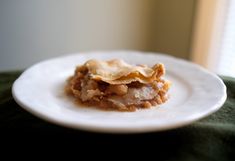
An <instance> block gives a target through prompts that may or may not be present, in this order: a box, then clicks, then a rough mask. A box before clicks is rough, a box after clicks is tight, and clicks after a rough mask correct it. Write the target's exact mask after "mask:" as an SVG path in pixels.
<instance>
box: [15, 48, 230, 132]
mask: <svg viewBox="0 0 235 161" xmlns="http://www.w3.org/2000/svg"><path fill="white" fill-rule="evenodd" d="M91 58H92V59H101V60H109V59H112V58H119V59H123V60H125V61H126V62H128V63H130V64H147V65H149V66H152V65H154V64H156V63H158V62H161V63H163V64H164V65H165V68H166V75H165V78H166V79H168V80H170V81H171V82H172V87H171V89H170V90H169V94H170V99H169V100H168V101H167V102H166V103H165V104H163V105H160V106H156V107H152V108H150V109H141V110H137V111H136V112H118V111H102V110H99V109H97V108H84V107H79V105H77V104H74V102H73V101H72V100H71V98H69V97H68V96H67V95H66V94H65V93H64V86H65V83H66V79H67V78H68V77H69V76H71V75H72V74H73V72H74V70H75V67H76V66H77V65H78V64H83V63H84V62H85V61H87V60H88V59H91ZM12 93H13V96H14V99H15V101H16V102H17V103H18V104H19V105H20V106H22V107H23V108H24V109H25V110H27V111H29V112H31V113H32V114H34V115H36V116H38V117H40V118H42V119H45V120H47V121H50V122H53V123H56V124H59V125H63V126H66V127H72V128H76V129H83V130H89V131H97V132H111V133H137V132H148V131H161V130H166V129H172V128H176V127H181V126H184V125H187V124H189V123H192V122H194V121H196V120H198V119H201V118H203V117H205V116H207V115H209V114H211V113H213V112H215V111H216V110H218V109H219V108H220V107H221V106H222V105H223V103H224V101H225V99H226V87H225V85H224V83H223V82H222V80H221V79H220V78H219V77H218V76H216V75H214V74H212V73H210V72H208V71H207V70H205V69H203V68H201V67H199V66H198V65H195V64H193V63H190V62H187V61H184V60H181V59H177V58H174V57H170V56H166V55H163V54H157V53H143V52H131V51H116V52H91V53H80V54H73V55H68V56H64V57H58V58H54V59H50V60H46V61H43V62H40V63H38V64H36V65H34V66H32V67H30V68H29V69H27V70H26V71H25V72H24V73H23V74H22V75H21V76H20V77H19V78H18V79H17V80H16V81H15V83H14V85H13V88H12Z"/></svg>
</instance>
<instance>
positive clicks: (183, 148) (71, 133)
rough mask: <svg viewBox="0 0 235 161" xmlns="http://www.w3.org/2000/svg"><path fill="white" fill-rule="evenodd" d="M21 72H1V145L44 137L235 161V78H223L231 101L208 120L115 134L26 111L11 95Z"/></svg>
mask: <svg viewBox="0 0 235 161" xmlns="http://www.w3.org/2000/svg"><path fill="white" fill-rule="evenodd" d="M20 73H21V72H5V73H0V131H1V133H0V135H4V136H6V137H4V139H3V137H1V139H2V140H0V142H3V141H4V140H5V139H6V138H11V141H12V142H20V143H21V144H25V142H24V141H25V140H27V141H28V142H34V143H35V141H36V142H37V143H41V141H37V140H38V138H41V139H42V140H44V141H45V140H46V141H49V142H54V143H58V140H59V142H64V143H71V144H74V145H75V147H76V145H79V146H81V145H87V144H95V143H96V144H98V145H105V146H109V145H121V146H123V148H124V149H128V148H131V146H133V145H134V146H136V147H139V150H140V151H142V150H141V149H142V148H144V149H146V148H147V147H151V149H153V151H154V155H155V156H157V158H161V159H162V160H172V161H173V160H185V161H187V160H192V161H194V160H195V161H196V160H218V161H222V160H233V159H235V79H234V78H230V77H222V79H223V80H224V82H225V84H226V86H227V93H228V98H227V100H226V102H225V104H224V105H223V107H222V108H221V109H220V110H219V111H218V112H216V113H214V114H212V115H210V116H209V117H207V118H205V119H202V120H200V121H197V122H195V123H194V124H192V125H189V126H186V127H182V128H178V129H174V130H169V131H164V132H156V133H154V132H153V133H146V134H131V135H116V134H100V133H90V132H85V131H80V130H73V129H68V128H64V127H60V126H57V125H53V124H51V123H48V122H45V121H43V120H41V119H38V118H36V117H34V116H33V115H31V114H30V113H28V112H26V111H24V110H23V109H22V108H20V107H19V106H18V105H17V104H16V103H15V101H14V100H13V98H12V95H11V86H12V83H13V82H14V80H15V79H16V78H17V77H18V76H19V75H20ZM26 138H27V139H26ZM30 138H31V139H30ZM35 138H37V139H35ZM62 138H63V139H62ZM6 140H7V139H6ZM22 140H24V141H22ZM7 142H9V139H8V141H7ZM152 147H153V148H152ZM124 149H122V151H123V153H125V150H124ZM135 155H138V153H137V154H135Z"/></svg>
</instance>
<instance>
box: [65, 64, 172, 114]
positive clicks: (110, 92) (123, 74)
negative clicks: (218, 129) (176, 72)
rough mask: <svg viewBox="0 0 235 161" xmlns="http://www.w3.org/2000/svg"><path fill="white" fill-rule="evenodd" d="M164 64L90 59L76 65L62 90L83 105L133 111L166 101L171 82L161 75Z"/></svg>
mask: <svg viewBox="0 0 235 161" xmlns="http://www.w3.org/2000/svg"><path fill="white" fill-rule="evenodd" d="M164 74H165V69H164V65H163V64H161V63H158V64H155V65H154V66H153V67H148V66H146V65H130V64H127V63H126V62H124V61H123V60H120V59H113V60H109V61H101V60H95V59H91V60H88V61H87V62H85V63H84V64H83V65H80V66H77V68H76V70H75V72H74V75H73V76H71V77H70V78H69V79H68V80H67V85H66V88H65V91H66V93H67V94H69V95H71V96H72V97H74V98H75V100H77V101H78V102H80V103H82V104H84V105H85V106H96V107H98V108H101V109H106V110H118V111H135V110H136V109H141V108H150V107H151V106H156V105H160V104H162V103H164V102H166V101H167V100H168V94H167V91H168V89H169V87H170V83H169V81H167V80H164V79H163V78H162V77H163V75H164Z"/></svg>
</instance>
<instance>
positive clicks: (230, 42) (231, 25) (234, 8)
mask: <svg viewBox="0 0 235 161" xmlns="http://www.w3.org/2000/svg"><path fill="white" fill-rule="evenodd" d="M227 7H228V8H227V12H226V14H225V24H224V31H223V33H222V37H221V46H220V48H219V59H218V66H217V72H218V73H219V74H222V75H228V76H233V77H235V1H234V0H230V1H229V2H228V6H227Z"/></svg>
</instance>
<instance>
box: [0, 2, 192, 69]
mask: <svg viewBox="0 0 235 161" xmlns="http://www.w3.org/2000/svg"><path fill="white" fill-rule="evenodd" d="M195 3H196V2H195V0H177V1H173V0H1V1H0V70H1V71H3V70H13V69H23V68H26V67H28V66H30V65H32V64H34V63H36V62H38V61H41V60H44V59H47V58H50V57H54V56H58V55H62V54H66V53H71V52H81V51H91V50H123V49H129V50H142V51H156V52H162V53H167V54H170V55H174V56H177V57H181V58H185V59H188V58H189V56H190V55H189V53H190V41H191V35H192V34H191V33H192V26H193V18H194V10H195Z"/></svg>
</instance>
